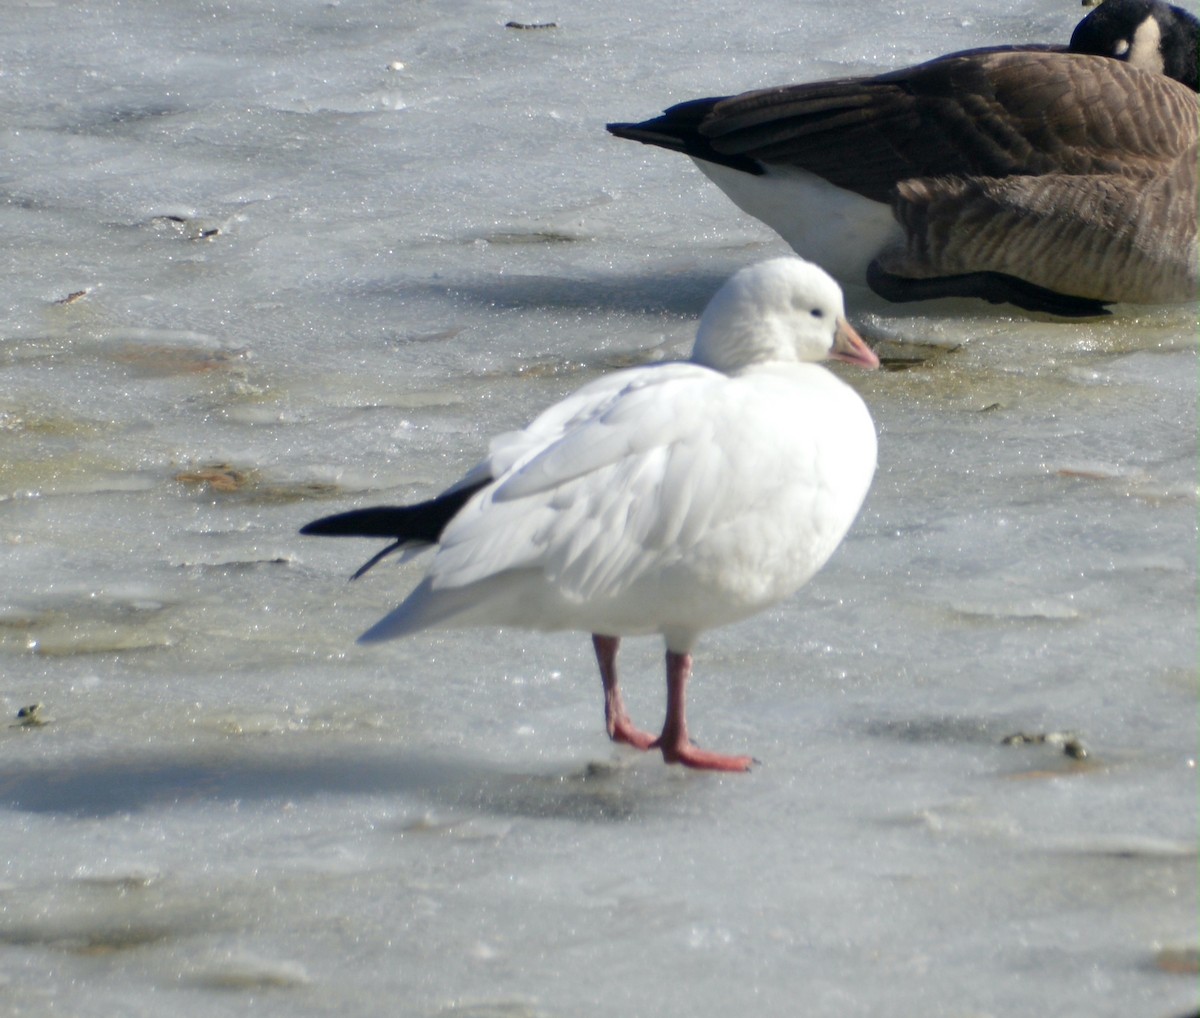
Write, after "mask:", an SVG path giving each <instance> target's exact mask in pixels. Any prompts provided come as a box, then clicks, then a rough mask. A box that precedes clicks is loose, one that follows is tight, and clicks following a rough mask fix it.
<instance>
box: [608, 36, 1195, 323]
mask: <svg viewBox="0 0 1200 1018" xmlns="http://www.w3.org/2000/svg"><path fill="white" fill-rule="evenodd" d="M1198 117H1200V106H1198V103H1197V95H1196V93H1195V92H1193V91H1192V90H1191V89H1189V88H1188V87H1187V86H1185V85H1183V84H1180V83H1179V82H1178V81H1175V80H1173V79H1171V78H1168V77H1166V76H1164V75H1162V74H1155V73H1152V72H1149V71H1143V70H1140V69H1138V68H1136V67H1132V66H1129V65H1128V64H1125V63H1122V62H1120V61H1117V60H1113V59H1109V58H1107V57H1100V56H1091V55H1085V54H1078V53H1067V52H1063V51H1061V50H1057V49H1052V48H1049V47H1046V48H1040V49H1019V48H1004V49H990V50H974V51H968V52H965V53H959V54H952V55H950V56H946V57H941V58H939V59H937V60H933V61H930V62H929V63H926V64H921V65H918V66H916V67H912V68H907V69H905V70H901V71H895V72H891V73H887V74H882V75H878V76H876V77H869V78H845V79H838V80H833V81H825V82H814V83H809V84H801V85H790V86H786V87H782V88H770V89H763V90H760V91H754V92H747V93H745V94H742V95H737V96H732V97H725V98H715V99H701V100H695V101H693V102H688V103H683V104H680V105H679V106H675V107H672V108H671V109H669V110H667V111H666V113H664V114H663V115H662V116H660V117H658V118H655V119H653V120H649V121H646V122H645V123H642V124H613V125H609V130H610V131H612V133H614V134H616V135H618V136H619V137H624V138H631V139H633V140H637V141H643V142H647V143H650V144H655V145H660V146H662V147H666V148H670V149H673V150H675V151H680V152H684V153H686V154H688V155H690V156H692V157H693V158H694V159H696V160H697V162H698V164H699V165H700V166H701V168H702V169H703V170H704V171H705V173H706V174H708V175H709V176H710V177H711V178H712V179H713V180H714V181H715V182H716V183H718V185H719V186H721V187H722V189H724V190H726V191H727V193H729V194H730V196H731V197H733V198H734V200H735V201H737V202H738V204H739V205H740V206H742V207H743V208H744V209H745V210H746V211H749V212H751V213H752V214H754V215H757V216H758V217H759V218H761V219H763V220H764V221H765V222H766V223H767V224H768V225H769V226H772V227H773V228H775V229H776V230H777V231H778V232H780V234H781V235H782V236H783V237H784V239H785V240H788V241H789V242H790V243H792V246H793V247H795V248H796V250H797V251H798V252H799V253H801V254H802V255H806V256H808V257H815V260H818V261H820V260H821V255H820V253H819V252H816V253H814V252H812V251H811V250H809V251H806V250H804V249H805V248H806V247H808V248H811V243H812V237H813V236H814V234H815V233H819V231H814V229H813V228H812V226H811V220H812V218H813V217H814V216H816V217H819V216H820V215H821V214H822V209H821V208H820V207H818V208H816V209H814V210H813V211H812V212H811V213H809V212H806V211H805V210H804V209H803V208H802V207H801V206H802V205H803V202H804V200H805V195H804V194H803V193H802V192H803V191H804V190H805V188H809V187H810V185H811V184H812V179H811V178H819V179H818V183H823V184H824V185H825V186H826V187H828V186H829V185H832V187H833V188H835V189H836V190H837V192H839V193H843V194H845V195H847V196H850V198H851V200H854V201H858V202H860V203H861V204H862V207H863V208H864V209H869V208H872V207H873V208H874V209H876V210H878V209H880V208H888V209H890V212H891V216H892V218H893V220H894V224H893V225H892V226H891V228H890V229H889V230H887V231H884V232H880V231H879V230H878V229H876V230H874V232H872V231H864V234H863V237H864V242H863V243H862V244H861V245H860V247H861V248H862V249H861V250H858V251H851V252H849V254H848V255H847V252H846V251H845V250H839V251H838V252H837V253H836V257H834V258H833V260H834V261H835V262H836V263H837V264H835V266H834V268H833V270H832V271H834V274H835V275H838V276H839V277H840V278H841V281H842V282H843V283H845V284H850V285H854V284H861V283H863V282H864V281H866V282H868V283H869V285H871V286H872V288H873V289H875V290H877V291H878V292H880V293H881V294H882V295H883V296H885V297H887V298H889V299H892V300H918V299H925V298H928V297H939V296H954V295H960V296H979V297H983V298H985V299H988V300H992V301H996V302H999V301H1009V302H1011V303H1014V304H1017V305H1019V306H1022V307H1026V308H1029V309H1031V310H1039V311H1047V312H1050V313H1053V314H1062V315H1086V314H1097V313H1103V308H1102V305H1103V304H1105V303H1109V302H1114V301H1130V302H1135V303H1161V302H1173V301H1185V300H1192V299H1195V298H1196V296H1197V290H1198V289H1200V268H1198V264H1197V181H1196V177H1197V127H1198ZM851 232H854V231H851ZM835 242H836V241H835ZM850 246H853V244H851V245H850ZM855 273H858V274H859V275H858V276H857V278H852V277H853V276H854V274H855Z"/></svg>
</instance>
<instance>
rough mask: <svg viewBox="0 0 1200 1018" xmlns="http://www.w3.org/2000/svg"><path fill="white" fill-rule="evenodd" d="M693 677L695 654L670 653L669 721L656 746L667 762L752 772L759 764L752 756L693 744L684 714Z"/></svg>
mask: <svg viewBox="0 0 1200 1018" xmlns="http://www.w3.org/2000/svg"><path fill="white" fill-rule="evenodd" d="M691 674H692V656H691V654H677V653H675V652H674V651H667V718H666V721H665V722H664V723H663V730H662V735H660V736H659V737H658V738H657V739H655V740H654V745H655V746H656V747H658V749H660V750H662V755H663V759H664V760H665V761H666V762H667V763H677V764H682V765H683V766H684V767H694V768H695V769H696V770H702V771H732V772H744V771H748V770H749V769H750V768H751V766H752V765H753V764H755V763H756V762H757V761H756V760H755V759H754V757H752V756H728V755H726V754H724V753H714V752H712V751H711V750H707V749H701V748H700V747H699V746H695V745H693V744H692V741H691V739H689V738H688V731H687V716H686V714H685V712H684V706H683V704H684V689H685V687H686V686H687V680H688V678H689V676H690V675H691Z"/></svg>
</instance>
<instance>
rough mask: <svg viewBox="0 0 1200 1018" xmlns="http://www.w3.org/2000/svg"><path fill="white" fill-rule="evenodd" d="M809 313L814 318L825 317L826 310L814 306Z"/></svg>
mask: <svg viewBox="0 0 1200 1018" xmlns="http://www.w3.org/2000/svg"><path fill="white" fill-rule="evenodd" d="M809 314H810V315H812V316H813V318H824V317H825V312H824V311H822V310H821V309H820V308H813V309H812V310H811V311H810V312H809Z"/></svg>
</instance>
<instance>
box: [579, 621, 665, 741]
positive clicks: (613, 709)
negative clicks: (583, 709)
mask: <svg viewBox="0 0 1200 1018" xmlns="http://www.w3.org/2000/svg"><path fill="white" fill-rule="evenodd" d="M592 646H593V647H594V648H595V650H596V663H597V664H598V665H599V666H600V681H601V682H603V683H604V724H605V726H606V727H607V728H608V737H609V738H610V739H612V740H613V742H624V743H625V744H626V745H629V746H633V747H634V748H635V749H649V748H650V747H651V746H652V745H654V742H655V739H654V736H653V735H651V734H650V733H649V732H643V731H642V730H641V729H639V728H635V727H634V726H633V722H632V721H630V720H629V715H628V714H627V713H626V711H625V701H624V700H622V699H621V689H620V687H619V686H618V685H617V648H619V647H620V646H621V640H620V637H616V636H601V635H599V634H598V633H593V634H592Z"/></svg>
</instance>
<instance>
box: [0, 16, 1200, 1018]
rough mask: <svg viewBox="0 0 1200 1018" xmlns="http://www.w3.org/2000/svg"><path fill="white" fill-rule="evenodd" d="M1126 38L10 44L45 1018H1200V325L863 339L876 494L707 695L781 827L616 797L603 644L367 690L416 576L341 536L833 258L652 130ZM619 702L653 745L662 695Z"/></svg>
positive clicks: (925, 327) (648, 787) (6, 234)
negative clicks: (874, 350)
mask: <svg viewBox="0 0 1200 1018" xmlns="http://www.w3.org/2000/svg"><path fill="white" fill-rule="evenodd" d="M1079 15H1080V11H1079V8H1078V7H1077V6H1073V5H1071V4H1070V3H1067V2H1065V0H1064V2H1062V3H1061V4H1054V5H1048V4H1045V3H1041V2H1035V0H1017V2H1016V3H1014V4H1010V5H996V4H987V3H982V2H979V0H967V2H966V3H965V4H964V3H957V4H954V5H947V4H944V3H941V4H939V3H938V2H937V0H919V2H917V3H914V4H906V5H903V6H902V7H901V6H898V5H896V4H892V3H869V2H865V0H858V2H854V3H844V4H830V3H827V2H824V0H797V2H796V3H794V4H787V5H784V4H779V3H765V2H759V0H750V2H748V3H743V4H740V5H737V6H736V9H735V8H731V7H730V6H729V5H718V4H712V3H707V2H698V3H692V4H685V5H680V4H670V3H666V2H663V0H644V2H642V3H639V4H636V5H616V6H614V5H611V4H608V5H602V4H595V5H590V6H589V5H583V4H565V5H555V4H552V3H548V2H545V0H532V2H530V0H519V2H514V3H499V2H474V3H466V2H453V0H446V2H442V3H438V4H422V3H407V2H402V3H396V2H386V3H385V2H382V0H343V2H340V3H337V2H334V3H329V2H296V3H290V4H279V3H266V2H254V0H246V2H239V3H236V4H227V3H223V2H221V3H218V2H211V0H199V2H197V0H186V2H185V0H162V2H159V3H155V4H132V3H118V2H116V0H110V2H107V3H99V4H91V5H83V6H81V5H77V4H69V3H66V2H65V0H64V2H56V0H13V2H10V3H8V4H7V5H6V6H5V12H4V23H5V27H4V41H3V44H2V46H0V84H2V86H3V87H2V88H0V133H2V137H3V146H2V152H3V156H2V161H0V166H2V170H0V190H2V192H3V197H4V200H3V203H0V237H2V240H0V258H2V263H0V275H2V277H3V279H4V280H5V285H4V288H3V298H2V299H3V304H2V307H3V331H2V333H0V379H2V381H3V384H2V385H0V547H2V553H3V559H4V561H3V580H2V581H0V667H2V668H3V673H4V686H3V693H2V695H0V708H3V713H4V715H5V716H6V718H7V719H8V720H7V721H6V722H5V723H4V727H2V728H0V812H2V816H3V822H2V823H0V1012H3V1013H4V1014H12V1015H39V1016H40V1015H49V1014H70V1015H73V1016H81V1018H87V1016H93V1015H94V1016H101V1015H103V1016H106V1018H107V1016H111V1015H115V1014H120V1015H125V1016H140V1015H147V1016H148V1015H155V1016H157V1015H160V1014H163V1013H170V1014H174V1015H178V1016H181V1018H182V1016H190V1015H196V1016H201V1015H202V1016H206V1018H207V1016H220V1015H241V1014H245V1013H247V1012H248V1011H250V1010H253V1013H255V1014H271V1015H274V1014H278V1015H287V1016H297V1015H325V1014H363V1015H366V1014H403V1015H417V1016H426V1015H428V1016H434V1015H441V1016H460V1018H467V1016H471V1018H480V1016H485V1015H486V1016H506V1018H513V1016H571V1018H580V1016H590V1015H597V1016H598V1015H611V1014H629V1015H656V1016H676V1015H678V1016H682V1015H689V1016H692V1015H695V1016H705V1015H718V1014H728V1013H738V1014H755V1015H781V1016H782V1015H787V1016H792V1015H800V1014H803V1015H815V1016H825V1015H830V1016H846V1015H864V1016H865V1015H870V1016H880V1015H882V1016H891V1015H895V1016H909V1015H933V1016H939V1015H946V1016H964V1018H965V1016H985V1015H996V1016H999V1015H1018V1014H1025V1015H1028V1014H1057V1015H1081V1016H1082V1015H1087V1016H1089V1018H1094V1016H1103V1015H1113V1016H1122V1018H1124V1016H1128V1015H1145V1016H1150V1018H1158V1016H1161V1018H1172V1016H1177V1015H1181V1014H1182V1013H1183V1012H1184V1011H1185V1010H1187V1009H1189V1008H1194V1006H1195V1004H1196V991H1195V972H1196V960H1195V959H1196V949H1197V929H1196V914H1197V910H1196V904H1197V902H1196V879H1195V878H1196V855H1197V836H1196V829H1197V825H1196V795H1195V793H1196V767H1195V760H1196V740H1195V717H1196V699H1197V636H1196V561H1197V539H1196V512H1197V506H1196V502H1197V478H1196V464H1197V448H1196V447H1197V429H1196V399H1197V370H1196V368H1197V365H1196V321H1195V316H1196V310H1195V307H1187V308H1176V309H1137V310H1134V309H1121V311H1120V313H1118V315H1116V316H1115V317H1114V318H1112V319H1110V320H1106V321H1102V322H1095V323H1078V324H1052V323H1045V322H1037V321H1032V320H1029V319H1027V318H1024V317H1018V316H1008V315H1005V314H1004V313H1000V314H995V313H989V312H988V311H987V310H986V309H985V310H983V311H981V310H980V309H979V308H976V307H974V306H971V305H966V304H963V305H953V304H946V305H938V306H934V307H931V308H899V309H898V308H894V307H888V306H885V305H881V304H880V303H878V302H876V301H872V300H871V299H870V298H869V297H867V296H864V295H862V294H851V295H850V302H849V303H850V309H851V314H852V317H853V318H854V319H855V321H856V323H857V324H858V325H860V326H861V327H862V329H863V331H864V332H865V333H866V334H867V335H868V336H869V337H871V338H873V339H874V340H876V341H878V342H879V343H880V349H881V351H882V352H883V353H884V354H885V355H886V356H888V357H889V358H890V360H891V362H892V366H893V367H894V368H895V370H891V371H884V372H878V373H876V374H875V375H873V376H864V374H862V373H857V374H853V377H851V381H852V382H853V384H855V385H856V386H858V387H859V388H860V390H861V391H862V392H863V394H864V396H865V398H866V399H867V401H868V403H869V405H870V406H871V408H872V411H873V413H874V415H875V417H876V420H877V423H878V427H879V431H880V471H879V475H878V477H877V480H876V483H875V487H874V489H873V491H872V494H871V495H870V496H869V499H868V502H867V505H866V507H865V508H864V511H863V513H862V515H861V517H860V519H859V521H858V523H857V524H856V526H855V527H854V529H853V531H852V532H851V535H850V537H849V539H848V540H847V541H846V543H845V544H844V546H843V547H842V548H841V550H840V551H839V552H838V554H837V555H836V556H835V558H834V560H833V561H832V562H831V563H830V565H829V566H828V567H827V569H826V570H825V571H824V572H823V573H822V574H821V575H820V576H818V577H817V578H816V580H814V582H813V583H812V584H811V585H810V586H809V587H808V588H806V589H805V590H804V591H802V592H801V593H800V594H799V595H798V596H797V597H795V598H794V599H792V600H791V601H789V602H788V603H786V604H784V605H781V606H780V607H778V608H777V609H776V610H774V611H772V612H769V613H767V614H765V615H763V616H761V617H759V618H757V619H753V620H750V621H748V622H746V623H744V624H741V625H738V626H734V627H730V628H729V629H727V630H723V631H719V632H715V633H712V634H709V636H708V637H707V638H706V639H705V640H704V641H702V643H701V645H700V648H699V653H698V655H697V677H696V680H695V682H694V684H693V690H692V700H691V706H692V712H691V713H692V723H693V725H694V727H695V729H696V735H697V737H698V738H700V739H701V740H703V742H704V743H705V744H706V745H709V746H711V747H713V748H714V749H718V750H724V751H726V752H738V751H750V752H753V753H754V754H755V755H756V756H758V757H759V758H760V759H761V760H762V761H763V763H762V766H761V767H759V768H758V769H757V770H756V771H755V772H754V773H752V774H750V775H748V776H738V777H715V776H712V775H698V774H692V773H686V772H683V771H680V770H679V769H673V768H667V767H664V766H663V765H662V764H661V762H660V761H659V760H658V759H657V758H654V757H649V756H646V757H643V756H639V755H638V754H635V753H633V752H632V751H629V752H626V751H623V750H620V749H616V748H614V747H611V746H610V745H609V744H608V742H607V740H606V739H605V737H604V733H603V725H602V718H601V704H600V693H599V683H598V681H597V678H596V675H595V669H594V664H593V662H592V661H591V659H590V649H589V647H588V641H587V640H586V639H585V638H584V637H582V636H579V635H573V634H563V635H555V636H543V635H531V634H526V633H520V632H501V633H488V632H481V633H436V634H429V635H422V636H420V637H418V638H413V639H411V640H408V641H404V642H401V643H393V644H389V645H387V646H385V647H382V648H374V649H364V648H359V647H356V646H355V645H354V643H353V639H354V637H355V636H356V635H357V633H359V632H360V631H361V630H362V629H364V628H365V627H366V626H367V625H368V624H370V623H371V622H373V621H374V620H375V619H376V618H378V617H379V616H380V615H382V614H383V613H384V611H385V610H387V609H388V608H389V607H390V606H391V605H393V604H394V603H396V602H397V601H398V599H399V598H400V597H401V596H402V595H403V593H404V592H405V591H406V590H407V589H408V588H409V587H410V585H411V584H412V583H414V582H415V579H416V577H417V576H418V575H419V569H420V566H419V564H412V565H408V566H404V567H397V566H394V565H393V566H391V567H381V568H379V569H376V570H375V571H374V572H373V573H372V574H371V575H370V576H368V577H366V578H364V579H363V580H362V581H360V582H358V583H355V584H347V583H346V577H347V576H348V575H349V573H350V572H351V571H352V570H353V569H354V568H355V567H356V566H357V565H358V564H359V563H360V562H361V561H362V560H363V559H364V558H366V557H367V556H368V555H369V554H370V553H371V551H372V550H374V549H373V548H371V547H368V546H367V545H365V544H364V545H360V544H358V543H355V542H338V541H324V542H323V541H310V540H304V539H301V538H300V537H298V536H297V535H296V529H297V528H298V527H299V526H300V525H301V524H302V523H304V522H305V521H307V520H308V519H311V518H312V517H314V516H317V515H320V514H323V513H325V512H331V511H335V510H337V509H341V508H348V507H350V506H353V505H359V504H365V503H369V502H378V501H392V500H403V499H412V498H419V497H423V496H427V495H429V494H431V493H434V492H436V491H437V490H439V489H440V487H441V486H442V485H444V484H447V483H449V482H450V481H452V480H454V479H455V478H457V477H458V476H459V474H460V473H461V472H462V471H463V470H465V469H466V468H467V467H469V466H470V465H471V464H472V463H473V462H474V460H475V458H476V457H477V456H478V455H479V454H480V453H481V451H482V450H483V448H484V445H485V441H486V438H487V436H488V435H490V434H492V433H494V432H495V431H497V430H500V429H503V428H507V427H512V426H515V425H518V424H521V423H523V422H524V421H526V420H528V419H529V418H530V416H532V415H533V414H534V413H535V412H536V411H537V410H538V409H540V408H541V407H543V406H545V405H546V404H547V403H549V402H550V401H552V400H554V399H556V398H557V397H559V396H561V395H562V394H564V393H565V392H567V391H569V390H570V389H572V388H574V387H576V386H577V385H579V384H580V383H581V382H583V381H585V380H587V379H588V378H591V377H594V376H595V375H596V374H597V373H599V372H602V371H605V370H608V369H610V368H611V367H613V366H616V365H621V364H626V363H631V362H637V361H640V360H648V359H655V358H662V357H671V356H677V355H679V354H681V353H683V352H684V351H685V350H686V349H687V345H688V343H689V341H690V337H691V333H692V329H693V324H694V320H695V318H696V316H697V314H698V313H699V311H700V309H701V308H702V307H703V305H704V303H705V301H706V300H707V298H708V297H709V296H710V295H711V293H712V292H713V290H714V289H715V288H716V286H717V285H718V284H719V282H720V281H721V280H722V279H723V278H724V277H725V276H726V275H727V274H728V273H730V272H732V271H734V270H735V269H737V268H738V267H740V266H742V265H744V264H746V263H748V262H750V261H753V260H756V259H759V258H762V257H767V256H770V255H773V254H776V253H779V252H781V251H782V250H783V246H782V244H781V242H780V241H778V239H777V238H775V237H774V236H773V235H772V234H771V233H770V232H769V231H767V230H766V229H765V228H764V227H761V226H760V225H758V224H756V223H754V222H752V221H749V220H747V219H745V218H744V217H742V216H741V215H740V214H739V213H738V212H737V211H736V209H734V208H733V207H732V206H731V205H729V203H728V202H727V201H726V200H725V199H724V198H723V197H722V196H721V195H720V194H719V193H717V192H716V191H715V190H714V189H713V188H712V187H711V186H710V185H709V184H707V183H706V181H705V180H704V179H703V178H702V176H701V175H700V174H699V173H698V172H697V171H696V170H695V169H694V168H692V167H691V166H690V165H689V164H688V163H687V161H686V160H683V159H680V158H678V157H674V156H672V155H670V154H669V153H664V152H657V151H652V150H650V149H648V148H645V147H641V146H636V145H631V144H628V143H624V142H619V141H617V140H615V139H612V138H610V137H608V136H607V135H606V134H605V133H604V130H603V125H604V123H605V122H606V121H608V120H625V119H635V118H641V117H646V116H650V115H652V114H654V113H655V112H657V111H658V110H659V109H661V108H662V107H664V106H666V105H668V104H669V103H672V102H675V101H679V100H682V99H686V98H690V97H695V96H700V95H709V94H719V93H722V92H730V91H740V90H743V89H747V88H752V87H756V86H761V85H768V84H777V83H782V82H787V81H793V80H802V79H806V78H816V77H821V76H827V75H833V74H845V73H860V72H866V71H869V70H872V69H876V68H888V67H895V66H899V65H902V64H906V63H911V62H914V61H917V60H920V59H923V58H926V57H930V56H934V55H937V54H938V53H942V52H947V51H950V50H953V49H959V48H965V47H968V46H975V45H984V44H990V43H999V42H1021V41H1032V40H1055V39H1059V40H1061V39H1065V38H1067V35H1068V33H1069V30H1070V28H1071V26H1072V24H1073V23H1074V21H1075V20H1076V19H1077V18H1078V17H1079ZM509 20H514V21H518V22H524V23H546V22H552V23H554V24H555V25H556V26H557V27H555V28H546V29H532V30H517V29H509V28H505V23H506V22H507V21H509ZM847 377H850V375H849V374H848V376H847ZM367 544H369V542H368V543H367ZM623 660H624V670H625V675H626V676H627V683H628V687H629V699H630V706H631V710H632V711H633V714H634V717H635V719H637V720H639V721H640V723H642V724H643V725H646V726H650V727H652V726H654V725H656V724H658V721H659V718H660V716H661V710H662V703H661V701H662V698H663V688H662V671H661V661H660V647H659V646H658V645H657V643H656V642H655V641H650V640H644V641H631V642H630V643H629V644H628V646H627V648H626V651H625V654H624V658H623ZM35 703H40V704H42V709H41V711H40V712H39V713H38V715H37V716H38V717H39V718H40V719H44V720H46V721H47V723H46V724H44V725H41V726H38V725H18V722H17V711H18V709H19V708H22V707H26V706H29V705H32V704H35ZM1019 733H1020V734H1026V735H1028V736H1030V741H1026V742H1019V741H1018V742H1017V743H1015V744H1009V745H1003V744H1002V740H1004V739H1005V738H1006V737H1007V736H1011V735H1015V734H1019ZM1056 733H1058V734H1057V736H1056ZM1062 733H1073V734H1074V736H1075V737H1076V738H1077V739H1078V740H1079V741H1080V742H1081V743H1082V745H1083V746H1084V747H1085V749H1086V752H1087V756H1086V758H1085V759H1074V758H1071V757H1069V756H1067V755H1065V754H1064V752H1063V748H1064V745H1065V744H1066V741H1067V737H1066V735H1064V734H1062ZM1039 737H1046V738H1044V739H1043V740H1042V741H1038V739H1039Z"/></svg>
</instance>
